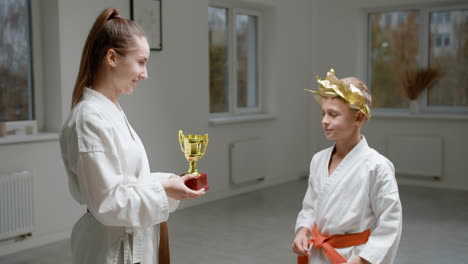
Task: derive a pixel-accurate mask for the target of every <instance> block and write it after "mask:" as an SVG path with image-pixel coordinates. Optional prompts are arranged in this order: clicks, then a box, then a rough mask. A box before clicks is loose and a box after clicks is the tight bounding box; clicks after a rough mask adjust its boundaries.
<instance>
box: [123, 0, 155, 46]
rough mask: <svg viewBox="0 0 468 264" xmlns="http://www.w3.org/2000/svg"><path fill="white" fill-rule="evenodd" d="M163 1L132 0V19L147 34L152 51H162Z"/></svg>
mask: <svg viewBox="0 0 468 264" xmlns="http://www.w3.org/2000/svg"><path fill="white" fill-rule="evenodd" d="M161 1H162V0H130V17H131V19H132V20H133V21H134V22H135V23H137V25H138V26H140V27H141V28H142V29H143V30H144V31H145V33H146V37H147V38H148V43H149V46H150V49H151V50H162V12H161Z"/></svg>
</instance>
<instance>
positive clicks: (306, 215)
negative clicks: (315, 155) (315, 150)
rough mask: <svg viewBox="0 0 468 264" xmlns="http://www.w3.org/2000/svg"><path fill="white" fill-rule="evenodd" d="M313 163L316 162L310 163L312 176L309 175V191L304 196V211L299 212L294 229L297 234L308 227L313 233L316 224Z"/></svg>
mask: <svg viewBox="0 0 468 264" xmlns="http://www.w3.org/2000/svg"><path fill="white" fill-rule="evenodd" d="M313 163H314V160H313V159H312V161H311V162H310V175H309V181H308V186H307V191H306V193H305V195H304V200H303V201H302V210H301V211H300V212H299V215H298V216H297V220H296V227H295V228H294V231H295V232H296V233H297V231H298V230H299V229H300V228H301V227H306V228H307V229H309V230H310V231H311V232H312V226H313V224H314V221H315V220H314V219H315V210H314V208H313V204H312V201H314V199H315V198H316V197H313V196H314V195H313V190H312V184H311V180H312V174H313V167H314V166H313Z"/></svg>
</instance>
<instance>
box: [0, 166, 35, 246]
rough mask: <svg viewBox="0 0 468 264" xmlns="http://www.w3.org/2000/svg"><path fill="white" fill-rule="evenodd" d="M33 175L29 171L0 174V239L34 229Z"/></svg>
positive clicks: (25, 233) (20, 234) (29, 232)
mask: <svg viewBox="0 0 468 264" xmlns="http://www.w3.org/2000/svg"><path fill="white" fill-rule="evenodd" d="M33 201H34V198H33V176H32V174H31V173H30V172H28V171H22V172H16V173H10V174H7V175H0V240H5V239H10V238H14V237H17V236H22V235H28V234H31V233H32V231H33V229H34V207H33Z"/></svg>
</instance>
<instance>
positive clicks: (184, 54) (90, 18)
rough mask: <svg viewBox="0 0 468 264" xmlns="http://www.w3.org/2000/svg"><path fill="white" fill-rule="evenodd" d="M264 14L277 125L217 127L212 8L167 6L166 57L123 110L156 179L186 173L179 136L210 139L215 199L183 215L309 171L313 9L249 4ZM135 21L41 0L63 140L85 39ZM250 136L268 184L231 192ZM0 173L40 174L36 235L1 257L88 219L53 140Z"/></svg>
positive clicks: (183, 3)
mask: <svg viewBox="0 0 468 264" xmlns="http://www.w3.org/2000/svg"><path fill="white" fill-rule="evenodd" d="M242 3H244V4H245V3H247V4H249V3H253V4H256V5H257V6H259V7H262V8H265V10H266V13H265V19H266V22H267V23H266V25H265V29H266V31H265V38H266V41H265V44H266V46H265V54H264V58H265V66H264V71H265V76H266V77H265V80H264V83H265V84H266V87H265V89H267V90H268V92H267V94H266V97H267V98H268V100H269V101H270V105H269V109H271V111H270V112H271V113H272V114H274V116H275V117H276V118H275V119H274V120H268V121H262V122H251V123H237V124H229V125H218V126H211V125H209V124H208V120H209V113H208V112H209V105H208V104H209V95H208V90H209V89H208V88H209V87H208V83H209V82H208V33H207V30H208V29H207V26H208V24H207V6H208V1H207V0H203V1H200V0H197V1H193V0H170V1H164V2H163V41H164V43H163V47H164V48H163V51H162V52H151V57H150V62H149V65H148V71H149V75H150V79H149V80H148V81H145V82H143V84H142V85H141V86H140V87H138V88H137V89H136V90H135V92H134V94H133V95H132V96H129V97H124V98H122V101H121V104H122V106H123V108H124V110H125V111H126V113H127V116H128V117H129V120H130V122H131V123H132V125H133V126H134V128H135V129H136V130H137V132H138V133H139V135H140V137H141V138H142V140H143V142H144V144H145V147H146V151H147V153H148V156H149V161H150V165H151V168H152V170H153V171H169V172H175V173H182V172H184V171H185V170H186V169H187V162H186V161H185V160H184V157H183V155H182V153H181V152H180V149H179V146H178V141H177V131H178V130H179V129H183V130H184V132H186V133H194V132H196V133H209V135H210V146H209V147H208V150H207V154H206V155H205V157H203V159H202V160H201V161H200V163H199V168H200V170H202V171H204V172H206V173H208V177H209V185H210V187H211V190H210V191H209V192H208V194H207V195H205V196H204V197H203V198H202V199H199V200H195V201H188V202H183V203H182V207H184V206H185V207H186V206H192V205H195V204H199V203H203V202H207V201H211V200H214V199H219V198H223V197H227V196H230V195H234V194H239V193H242V192H246V191H251V190H255V189H258V188H262V187H265V186H268V185H272V184H277V183H281V182H285V181H290V180H293V179H296V178H298V177H300V176H303V175H304V174H305V172H306V170H307V167H308V162H309V159H310V157H309V152H310V151H308V149H307V148H308V145H309V143H308V140H309V137H308V131H307V130H308V129H309V126H308V125H307V123H306V122H305V121H306V115H307V114H306V112H307V111H308V109H307V100H308V98H305V97H304V92H303V88H307V87H309V86H310V83H311V78H310V73H311V71H310V69H311V68H312V66H311V65H312V63H311V60H310V58H311V56H312V55H311V49H310V47H311V46H312V43H311V40H312V38H311V31H310V16H309V10H311V2H309V1H306V0H290V1H281V0H270V1H267V0H252V1H243V2H242ZM109 6H115V7H117V8H119V9H120V10H121V12H122V14H123V16H124V17H129V16H130V15H129V1H127V0H119V1H111V0H100V1H94V0H86V1H73V0H60V1H58V0H43V1H41V8H42V10H41V12H43V14H45V15H44V16H42V17H41V19H42V21H43V23H42V27H43V28H42V30H43V31H44V34H42V36H43V37H42V58H43V62H42V66H43V70H42V73H43V76H42V77H43V78H42V79H43V83H42V85H43V87H44V90H45V96H44V98H43V99H42V100H43V101H44V102H43V103H44V108H45V109H44V119H45V126H46V128H48V129H49V131H55V132H57V131H58V129H59V127H60V126H61V123H62V122H63V120H64V118H65V117H66V115H67V114H68V112H69V107H70V101H71V93H72V89H73V84H74V81H75V79H76V75H77V72H78V66H79V60H80V56H81V52H82V48H83V45H84V41H85V39H86V36H87V33H88V31H89V29H90V27H91V25H92V23H93V22H94V19H95V18H96V17H97V15H98V14H99V12H100V11H101V10H102V9H104V8H105V7H109ZM252 137H260V138H263V139H264V140H265V142H266V149H265V155H266V159H267V161H268V164H269V166H268V168H266V169H265V175H266V180H265V181H263V182H261V183H256V184H253V185H247V186H232V185H231V184H230V183H229V164H228V145H229V143H230V142H232V141H236V140H242V139H248V138H252ZM0 167H1V171H17V170H23V169H28V170H31V171H33V172H34V173H35V186H34V191H35V215H36V219H35V220H36V221H35V223H36V231H35V232H34V233H33V236H32V238H28V239H26V240H25V241H22V242H16V243H13V242H3V243H0V256H1V255H5V254H9V253H12V252H16V251H19V250H22V249H26V248H30V247H34V246H38V245H42V244H45V243H48V242H52V241H54V240H58V239H62V238H66V237H68V236H69V234H70V232H71V228H72V226H73V224H74V223H75V222H76V220H77V219H78V218H79V217H80V216H81V215H82V213H83V212H84V211H85V208H83V207H80V206H78V205H77V204H76V203H75V202H74V201H73V200H72V199H71V196H70V195H69V193H68V186H67V180H66V175H65V172H64V169H63V165H62V162H61V157H60V154H59V144H58V142H57V141H56V140H52V141H46V142H38V143H23V144H11V145H0Z"/></svg>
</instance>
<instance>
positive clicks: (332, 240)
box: [297, 224, 370, 264]
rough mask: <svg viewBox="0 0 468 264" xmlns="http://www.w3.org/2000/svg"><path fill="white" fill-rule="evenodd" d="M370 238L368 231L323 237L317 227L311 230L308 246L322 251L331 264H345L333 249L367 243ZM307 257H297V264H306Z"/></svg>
mask: <svg viewBox="0 0 468 264" xmlns="http://www.w3.org/2000/svg"><path fill="white" fill-rule="evenodd" d="M369 236H370V229H368V230H366V231H364V232H361V233H355V234H346V235H334V236H324V235H322V234H320V233H319V232H318V228H317V225H316V224H314V228H313V229H312V238H311V239H309V243H308V245H310V244H312V243H313V244H314V248H315V249H322V250H323V252H324V253H325V255H326V256H327V257H328V259H329V260H330V261H331V263H333V264H341V263H347V262H348V261H347V260H346V259H345V258H343V256H341V255H340V253H338V251H336V250H335V248H346V247H352V246H357V245H361V244H364V243H366V242H367V240H368V239H369ZM308 263H309V257H308V256H298V257H297V264H308Z"/></svg>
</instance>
